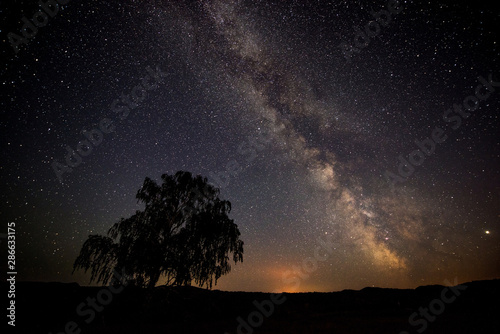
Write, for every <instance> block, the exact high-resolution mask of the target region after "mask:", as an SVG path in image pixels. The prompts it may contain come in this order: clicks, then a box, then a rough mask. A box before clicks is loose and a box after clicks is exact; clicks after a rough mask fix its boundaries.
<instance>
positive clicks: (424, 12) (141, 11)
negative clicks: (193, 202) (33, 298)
mask: <svg viewBox="0 0 500 334" xmlns="http://www.w3.org/2000/svg"><path fill="white" fill-rule="evenodd" d="M29 8H30V7H29V6H28V7H23V8H22V9H12V10H11V11H10V12H12V13H13V14H12V13H11V14H10V15H15V17H16V18H17V17H19V21H18V22H17V21H12V22H11V25H9V29H6V30H8V31H17V32H18V33H19V29H20V27H21V26H22V21H21V20H20V18H21V17H22V15H26V16H29V15H28V14H29V13H33V12H34V11H35V10H36V8H35V7H33V9H32V10H29ZM21 10H23V11H24V12H25V13H26V14H22V12H21ZM391 10H392V11H391ZM382 11H383V12H384V13H389V16H390V17H387V16H385V17H381V16H380V15H379V14H380V13H382ZM377 13H378V14H377ZM31 15H32V14H31ZM498 16H499V12H498V11H497V10H495V9H494V8H486V7H485V6H483V5H482V4H481V3H478V4H475V5H468V6H465V5H458V4H454V3H451V2H449V3H440V4H434V3H425V2H400V3H399V4H398V6H396V2H394V1H373V2H370V3H369V4H365V3H361V2H358V1H344V2H340V3H338V4H333V3H330V2H327V1H314V2H300V1H293V2H281V1H280V2H267V1H222V0H221V1H206V2H205V1H204V2H185V3H184V2H166V1H165V2H159V1H156V2H153V1H145V2H144V3H143V2H141V3H140V4H138V3H137V4H136V3H135V2H134V1H125V2H124V3H123V4H111V3H106V2H104V3H93V4H90V5H88V6H84V5H80V4H77V3H69V4H68V5H66V6H64V8H63V9H61V12H60V13H59V14H58V16H57V17H55V18H54V19H53V20H51V21H50V23H49V24H48V25H47V26H46V27H44V28H43V31H42V29H40V31H39V32H38V34H37V36H36V37H35V39H34V40H33V41H32V42H30V44H28V45H27V46H22V47H21V48H20V50H19V52H18V53H17V54H15V53H14V51H13V49H12V47H11V46H10V45H9V42H8V40H7V39H6V38H4V41H5V43H4V49H5V50H4V52H3V55H4V56H6V58H8V60H6V63H7V67H6V70H5V71H4V75H3V77H4V79H3V86H4V87H6V89H5V90H4V91H3V92H2V109H3V110H5V111H7V112H6V115H5V117H4V118H5V121H3V122H2V126H3V132H4V133H5V135H4V137H5V139H4V141H3V148H4V149H3V150H2V158H3V159H2V161H3V164H2V165H3V167H2V181H3V183H4V184H6V185H7V189H8V192H6V193H4V195H3V196H4V197H5V198H4V201H3V202H4V203H7V204H6V205H5V206H4V207H5V210H2V213H4V214H5V216H6V218H5V219H4V220H9V221H10V220H15V221H16V222H17V225H18V226H19V230H20V232H19V237H18V238H19V240H18V243H19V246H18V248H19V252H20V255H19V256H20V258H21V260H22V261H21V263H22V264H23V265H24V270H23V271H22V272H20V275H21V276H20V277H22V278H24V279H27V280H58V281H75V280H76V281H78V282H80V283H82V284H86V283H87V282H88V277H87V276H85V275H82V274H76V275H71V265H72V262H73V260H74V258H75V257H76V255H77V253H78V251H79V249H80V247H81V245H82V243H83V241H84V240H85V238H86V237H87V235H88V234H90V233H105V231H106V230H107V229H108V228H109V227H110V226H111V225H112V224H113V223H114V222H116V221H117V220H118V219H119V218H120V217H126V216H128V215H130V214H131V213H133V212H134V211H135V210H136V209H137V208H139V206H138V205H137V204H136V201H135V199H134V195H135V193H136V191H137V189H139V187H140V186H141V183H142V181H143V179H144V178H145V177H146V176H149V177H151V178H153V179H159V176H160V175H161V174H162V173H173V172H175V171H177V170H188V171H191V172H193V173H195V174H201V175H204V176H207V177H208V178H209V180H210V181H211V182H212V183H214V184H215V185H217V186H219V187H220V188H221V194H222V196H223V197H224V198H226V199H228V200H230V201H231V202H232V204H233V211H232V218H233V219H234V220H235V222H236V223H237V224H238V226H239V228H240V231H241V232H242V236H241V238H242V239H243V240H244V241H245V254H244V262H243V263H242V264H238V265H235V266H233V270H232V272H231V273H230V274H229V275H227V276H226V277H224V278H222V279H221V280H220V283H219V284H218V285H217V288H219V289H227V290H246V291H283V290H286V291H312V290H315V291H332V290H340V289H345V288H362V287H365V286H372V285H375V286H384V287H398V288H401V287H415V286H418V285H423V284H442V283H443V281H444V280H445V279H448V280H453V279H454V278H457V279H458V281H467V280H473V279H486V278H492V277H498V276H499V273H500V266H499V261H498V260H499V255H500V248H499V246H498V245H499V242H498V241H499V239H498V238H499V237H498V235H499V233H500V230H499V228H498V224H499V223H500V220H499V219H500V213H499V212H498V207H499V205H498V204H499V203H500V201H499V196H500V191H499V189H500V188H499V181H500V179H499V174H498V166H499V157H500V146H499V141H498V139H499V138H498V127H499V119H498V116H497V115H498V113H497V110H498V107H499V106H498V101H499V96H500V87H499V88H495V87H498V86H500V84H496V82H497V81H500V68H499V66H498V60H497V59H498V54H499V52H498V36H497V35H496V34H495V33H494V31H495V29H494V27H495V23H494V22H495V20H498V18H499V17H498ZM366 27H369V28H366ZM367 29H371V30H367ZM4 32H5V31H4V29H2V33H4ZM6 33H7V32H5V34H6ZM360 34H361V35H363V34H364V35H363V36H364V37H363V38H360ZM370 34H371V35H370ZM346 48H347V49H346ZM349 48H350V49H349ZM346 50H350V51H349V52H347V53H346ZM154 71H156V73H161V75H157V79H158V80H157V82H154V84H155V85H154V87H152V88H151V89H146V90H145V92H144V94H145V95H144V98H143V99H141V101H140V102H139V101H135V102H137V103H134V101H132V102H130V101H129V102H125V100H124V98H123V96H127V95H131V96H134V94H135V91H134V87H136V86H137V85H139V84H140V83H141V82H144V81H143V79H144V77H145V76H147V75H150V76H152V77H154V75H153V72H154ZM480 78H483V79H480ZM485 82H486V83H488V82H489V83H490V86H489V88H488V87H487V86H488V84H485ZM478 85H483V86H482V88H480V90H479V93H480V94H479V95H481V94H483V93H484V94H487V93H488V96H487V98H484V99H481V100H478V99H476V100H477V101H478V102H477V104H478V107H477V108H475V109H474V110H473V111H470V112H469V113H470V116H466V117H463V115H464V114H463V112H464V111H463V110H462V111H460V112H458V111H456V108H455V107H454V104H458V105H462V103H465V102H463V101H464V99H465V98H466V97H468V96H471V95H472V96H474V94H475V91H477V89H476V87H478ZM495 85H496V86H495ZM479 95H477V94H476V95H475V96H479ZM117 99H118V100H120V99H121V101H120V102H118V103H117V104H115V105H114V106H115V107H117V106H121V110H122V112H123V110H124V108H125V106H127V105H128V107H129V108H128V109H129V112H127V114H126V117H123V115H124V114H117V113H116V112H115V111H116V108H113V107H111V105H112V104H113V101H114V100H117ZM132 100H133V98H132ZM132 105H133V107H131V106H132ZM465 107H466V106H464V107H462V109H463V108H465ZM454 108H455V109H454ZM471 109H473V108H471ZM447 110H450V112H449V113H446V111H447ZM464 110H465V109H464ZM120 115H121V117H120ZM443 115H448V116H449V117H452V116H455V117H459V116H460V122H461V124H460V126H458V127H456V126H453V125H456V124H457V123H456V122H457V118H455V121H453V122H451V121H448V120H447V119H446V117H444V116H443ZM103 119H108V120H111V121H113V127H114V128H113V129H114V131H110V132H109V133H104V134H103V137H102V142H101V143H99V144H98V145H96V146H95V147H94V150H93V151H92V152H91V154H89V155H88V156H85V157H83V159H82V163H81V164H79V165H78V166H75V167H74V168H72V170H71V171H67V172H66V173H64V175H63V177H62V179H63V182H59V181H60V180H59V179H58V177H57V175H56V174H57V173H54V169H53V166H54V162H55V161H57V162H58V163H61V164H63V165H64V164H65V163H67V162H65V154H67V149H66V147H67V146H69V147H70V149H71V148H74V149H75V150H76V147H77V143H78V141H79V140H82V139H84V136H85V134H84V132H83V131H82V130H86V131H89V130H90V129H92V128H94V129H98V128H99V123H100V121H102V120H103ZM436 127H437V128H439V129H441V130H442V134H441V136H440V138H444V136H446V139H445V140H442V141H441V142H438V141H436V142H434V146H433V149H432V152H431V151H430V149H429V148H430V147H431V146H427V149H428V152H427V153H426V152H425V150H424V149H422V148H421V147H419V146H418V145H419V144H418V143H420V142H422V141H424V139H425V138H431V139H433V138H434V140H436V138H437V137H439V136H437V135H435V133H434V129H435V128H436ZM433 133H434V134H433ZM416 142H418V143H416ZM427 143H429V141H427ZM419 149H420V150H423V151H424V152H422V153H421V154H420V153H419V154H420V155H419V154H417V153H415V154H413V155H412V152H416V150H419ZM417 158H418V159H419V161H417V163H413V165H408V164H409V163H408V161H412V162H415V159H417ZM401 159H405V161H406V162H405V163H406V164H407V165H405V166H403V167H401V164H402V163H401V161H402V160H401ZM418 159H417V160H418ZM405 163H403V165H404V164H405ZM408 166H412V167H411V168H413V170H412V171H411V172H410V173H407V175H402V173H401V170H403V171H408V168H410V167H408ZM403 174H404V173H403ZM388 175H393V176H395V177H396V181H395V179H394V177H388ZM325 240H328V242H329V243H330V245H331V249H329V252H327V253H325V254H326V255H325V257H324V258H323V259H322V260H321V261H319V262H318V263H317V265H316V266H315V267H314V268H313V269H312V270H309V271H308V273H307V275H305V274H304V272H300V270H301V269H300V268H303V267H301V266H303V264H304V263H305V262H304V260H305V259H308V258H309V259H311V258H314V256H315V250H316V249H317V247H318V245H321V244H324V242H325ZM306 262H307V261H306ZM302 270H303V269H302ZM297 278H299V279H297ZM294 279H295V280H294ZM299 281H300V283H298V282H299ZM291 282H295V283H294V284H292V283H291Z"/></svg>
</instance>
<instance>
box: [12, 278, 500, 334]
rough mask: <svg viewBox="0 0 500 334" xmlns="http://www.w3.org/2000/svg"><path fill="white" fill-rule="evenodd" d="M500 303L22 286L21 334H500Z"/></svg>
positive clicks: (493, 288)
mask: <svg viewBox="0 0 500 334" xmlns="http://www.w3.org/2000/svg"><path fill="white" fill-rule="evenodd" d="M4 291H5V290H4ZM254 301H256V302H254ZM499 301H500V280H498V279H497V280H490V281H477V282H471V283H466V284H463V285H462V286H458V288H455V289H451V288H448V287H444V286H437V285H436V286H425V287H419V288H417V289H415V290H398V289H380V288H365V289H363V290H361V291H353V290H344V291H341V292H333V293H296V294H283V295H281V296H274V302H273V301H271V296H270V294H267V293H247V292H224V291H218V290H214V291H210V290H204V289H198V288H193V287H184V288H165V287H157V288H155V289H154V290H152V291H146V290H141V289H134V288H130V287H127V288H125V289H123V291H120V289H119V288H118V287H117V288H116V290H115V292H111V291H109V289H108V288H107V287H104V288H99V287H84V286H79V285H78V284H76V283H73V284H62V283H39V282H18V283H17V285H16V332H18V333H50V332H52V333H54V334H55V333H68V334H69V333H75V334H77V333H82V334H84V333H148V334H152V333H220V334H223V333H226V332H227V333H276V334H279V333H329V334H333V333H384V334H385V333H401V332H404V331H406V332H408V333H422V332H424V333H454V334H456V333H500V306H499ZM257 305H258V306H257ZM259 309H260V310H259ZM414 312H417V313H414ZM238 317H241V318H240V319H239V320H237V319H238ZM409 318H410V319H409ZM9 327H10V326H9Z"/></svg>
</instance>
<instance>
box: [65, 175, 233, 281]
mask: <svg viewBox="0 0 500 334" xmlns="http://www.w3.org/2000/svg"><path fill="white" fill-rule="evenodd" d="M161 179H162V181H163V183H162V184H161V185H158V184H157V183H156V182H155V181H153V180H151V179H150V178H146V179H145V180H144V184H143V186H142V188H141V189H140V190H139V191H138V192H137V195H136V197H137V199H138V202H142V203H144V204H145V208H144V210H143V211H136V213H135V214H134V215H132V216H131V217H130V218H127V219H124V218H121V219H120V221H119V222H118V223H116V224H114V225H113V226H112V227H111V228H110V229H109V231H108V235H107V236H101V235H90V236H89V238H88V239H87V240H86V241H85V243H84V244H83V247H82V249H81V251H80V254H79V255H78V257H77V258H76V260H75V263H74V264H73V272H74V271H75V270H77V269H84V270H85V272H87V271H88V270H89V269H90V272H91V282H92V281H96V282H102V283H103V284H106V283H107V282H108V281H109V280H110V279H111V278H112V276H113V270H117V271H118V272H119V273H124V274H125V275H127V276H128V277H132V282H133V283H135V284H136V285H139V286H143V287H154V286H155V285H156V283H157V282H158V280H159V279H160V278H163V277H165V278H166V284H167V285H189V284H191V281H193V280H194V282H195V283H196V284H198V285H200V286H204V285H205V286H207V287H210V288H211V287H212V283H214V282H215V284H217V280H218V279H219V278H220V277H221V276H222V275H224V274H226V273H228V272H229V271H230V270H231V266H230V263H229V262H230V258H229V255H230V254H232V257H233V260H234V262H235V263H237V262H238V261H243V241H241V240H240V239H239V236H240V232H239V230H238V226H237V225H236V224H235V223H234V222H233V220H232V219H229V217H228V214H229V212H230V210H231V203H230V202H229V201H225V200H221V199H219V189H217V188H215V187H213V186H212V185H210V184H208V182H207V179H206V178H202V177H201V176H199V175H198V176H196V177H193V176H192V175H191V173H189V172H184V171H179V172H177V173H176V174H175V175H168V174H163V175H162V176H161Z"/></svg>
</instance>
